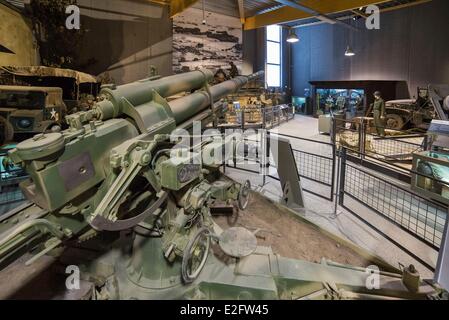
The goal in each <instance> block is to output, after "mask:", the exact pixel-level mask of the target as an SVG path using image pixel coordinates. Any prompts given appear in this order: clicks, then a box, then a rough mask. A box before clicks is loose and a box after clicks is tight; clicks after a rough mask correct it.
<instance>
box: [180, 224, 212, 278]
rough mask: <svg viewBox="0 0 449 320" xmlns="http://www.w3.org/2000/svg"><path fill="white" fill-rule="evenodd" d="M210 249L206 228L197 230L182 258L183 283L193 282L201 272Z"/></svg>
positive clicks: (208, 233)
mask: <svg viewBox="0 0 449 320" xmlns="http://www.w3.org/2000/svg"><path fill="white" fill-rule="evenodd" d="M209 249H210V232H209V229H207V228H201V229H199V230H198V231H197V232H196V234H195V236H194V237H192V238H191V239H190V241H189V243H188V244H187V248H186V250H185V252H184V256H183V257H182V268H181V275H182V280H183V281H184V283H192V282H193V281H195V280H196V279H197V278H198V276H199V275H200V273H201V271H202V270H203V268H204V266H205V264H206V260H207V257H208V256H209Z"/></svg>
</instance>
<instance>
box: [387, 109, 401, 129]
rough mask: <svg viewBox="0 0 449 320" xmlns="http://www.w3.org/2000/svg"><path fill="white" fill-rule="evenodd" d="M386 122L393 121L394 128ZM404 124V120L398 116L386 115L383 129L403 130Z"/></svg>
mask: <svg viewBox="0 0 449 320" xmlns="http://www.w3.org/2000/svg"><path fill="white" fill-rule="evenodd" d="M388 120H393V121H395V123H396V125H395V126H390V125H389V123H388ZM404 125H405V122H404V119H402V117H401V116H400V115H398V114H394V113H391V114H387V116H386V117H385V127H386V128H387V129H391V130H398V131H399V130H402V129H403V128H404Z"/></svg>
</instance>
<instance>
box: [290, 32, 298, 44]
mask: <svg viewBox="0 0 449 320" xmlns="http://www.w3.org/2000/svg"><path fill="white" fill-rule="evenodd" d="M298 41H299V37H298V36H297V35H296V33H295V31H294V30H293V29H290V32H289V34H288V36H287V42H290V43H295V42H298Z"/></svg>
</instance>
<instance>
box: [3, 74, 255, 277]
mask: <svg viewBox="0 0 449 320" xmlns="http://www.w3.org/2000/svg"><path fill="white" fill-rule="evenodd" d="M262 75H263V72H259V73H255V74H253V75H251V76H240V77H237V78H234V79H232V80H229V81H226V82H223V83H221V84H218V85H215V86H212V87H209V86H208V81H209V80H211V79H212V77H213V74H212V72H210V71H204V70H200V71H194V72H190V73H186V74H181V75H175V76H170V77H166V78H161V79H145V80H141V81H137V82H134V83H131V84H127V85H123V86H117V87H115V86H110V87H105V88H103V89H102V91H101V95H102V97H103V100H102V101H100V102H98V103H96V104H95V106H94V107H93V109H92V110H89V111H85V112H84V111H83V112H78V113H75V114H73V115H69V116H67V122H68V124H69V129H67V130H64V131H63V132H61V133H47V134H42V135H38V136H36V137H34V138H33V139H29V140H26V141H24V142H22V143H20V144H18V145H17V147H16V149H14V150H13V151H12V152H11V153H10V158H11V160H12V161H13V162H14V163H16V164H20V165H22V166H23V167H25V168H26V171H27V173H28V174H29V176H30V179H29V180H27V181H25V182H24V183H23V184H22V185H21V188H22V191H23V193H24V194H25V196H26V197H27V199H28V200H30V201H31V202H32V203H33V205H32V206H30V207H27V208H26V209H24V210H20V211H19V212H17V213H14V214H11V215H10V216H9V215H7V216H6V217H7V218H1V219H0V268H1V266H2V264H3V263H5V262H6V260H9V258H11V257H14V256H15V254H16V253H18V252H19V251H21V250H23V249H24V248H25V247H27V246H28V245H29V244H30V242H31V241H32V240H33V241H34V240H37V239H38V238H41V237H43V239H44V241H45V239H48V240H47V242H46V243H45V249H44V250H42V251H41V253H45V252H48V250H51V249H52V248H54V247H56V246H58V245H60V244H61V243H62V242H63V240H66V239H70V238H72V237H78V238H79V239H83V238H89V237H90V234H91V233H90V232H96V231H95V230H113V229H120V228H129V227H132V226H133V225H135V224H136V223H138V222H139V221H141V219H142V218H141V217H142V216H145V215H140V216H139V215H138V216H137V218H132V219H131V220H130V221H122V222H120V223H116V221H115V219H116V218H114V216H115V215H117V214H118V215H120V213H119V212H116V211H114V210H115V209H114V208H116V207H120V203H122V202H123V201H125V200H126V199H128V198H129V197H131V198H133V195H132V192H131V193H129V194H128V192H130V189H132V191H133V192H136V190H137V191H138V190H140V189H139V188H137V189H135V187H132V185H133V184H134V183H135V182H134V181H135V180H136V179H137V180H138V179H139V178H138V177H141V173H142V172H145V175H144V177H145V178H146V179H148V181H149V183H150V185H152V186H153V189H154V190H153V192H152V193H151V195H146V194H143V195H141V197H142V198H138V199H146V197H147V196H151V197H152V198H155V197H156V194H157V195H158V196H157V198H158V199H159V200H155V202H154V203H153V206H160V204H161V203H162V202H163V201H165V200H166V197H167V195H166V193H164V191H163V190H161V184H162V185H163V184H164V183H167V182H166V181H165V180H163V179H165V177H172V173H170V174H167V175H165V176H164V177H163V179H162V181H159V179H161V176H159V175H160V173H159V175H158V174H156V172H160V170H163V169H157V170H156V166H157V164H158V162H157V159H158V158H159V157H160V156H161V153H160V152H161V151H164V150H166V149H167V148H170V146H171V147H173V143H171V141H170V138H169V134H170V133H172V132H173V131H174V130H175V129H176V128H177V126H180V125H181V124H182V123H184V122H185V121H187V120H189V119H191V118H193V117H194V116H195V115H197V114H198V113H200V112H203V111H204V110H205V109H207V108H208V107H210V106H213V104H214V103H215V102H217V101H219V100H220V99H222V98H224V97H225V96H226V95H228V94H232V93H235V92H236V91H238V90H239V89H240V88H242V87H243V86H244V85H245V84H247V83H248V81H250V80H252V79H255V78H258V77H261V76H262ZM194 90H196V92H194V93H192V94H190V95H188V96H185V97H183V98H179V99H177V100H173V101H171V102H167V100H166V99H165V98H166V97H169V96H172V95H173V94H176V93H178V92H183V91H194ZM170 168H172V167H170ZM193 169H195V170H194V171H193V173H195V174H197V173H198V172H199V171H198V170H197V169H198V168H196V167H189V166H188V165H187V166H186V167H185V169H184V170H185V171H186V172H184V173H183V174H185V177H184V176H183V177H182V179H181V180H182V181H184V180H183V179H186V178H188V177H191V174H192V172H191V170H193ZM142 170H143V171H142ZM153 170H154V172H153ZM166 170H171V169H166ZM179 174H181V173H179ZM175 176H176V174H175ZM195 177H196V176H195ZM189 181H191V180H189ZM177 183H178V182H176V183H175V185H177ZM182 183H183V184H182V185H185V182H182ZM169 185H170V186H172V185H171V184H169ZM164 194H165V196H164ZM150 211H151V210H150ZM148 212H149V211H148ZM145 214H147V213H145ZM111 215H112V216H111ZM92 228H94V229H95V230H94V229H92ZM86 231H87V233H86Z"/></svg>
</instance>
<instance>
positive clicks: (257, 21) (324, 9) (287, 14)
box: [245, 0, 389, 30]
mask: <svg viewBox="0 0 449 320" xmlns="http://www.w3.org/2000/svg"><path fill="white" fill-rule="evenodd" d="M388 1H389V0H382V1H379V0H338V1H336V0H303V1H300V2H299V3H300V4H302V5H304V6H307V7H309V8H311V9H314V10H315V11H318V12H319V13H321V14H331V13H336V12H342V11H348V10H354V9H358V8H360V7H365V6H368V5H370V4H379V3H382V2H388ZM310 17H312V15H311V14H309V13H306V12H304V11H301V10H298V9H295V8H291V7H282V8H280V9H277V10H273V11H270V12H267V13H263V14H259V15H257V16H254V17H249V18H246V21H245V30H252V29H257V28H261V27H265V26H269V25H272V24H278V23H286V22H291V21H296V20H300V19H306V18H310Z"/></svg>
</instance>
